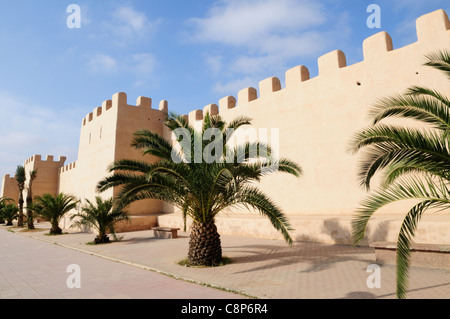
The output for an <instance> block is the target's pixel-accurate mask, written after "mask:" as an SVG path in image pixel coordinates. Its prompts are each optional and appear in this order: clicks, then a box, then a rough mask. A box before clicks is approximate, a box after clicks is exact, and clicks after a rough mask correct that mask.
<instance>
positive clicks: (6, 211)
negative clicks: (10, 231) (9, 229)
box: [0, 204, 19, 226]
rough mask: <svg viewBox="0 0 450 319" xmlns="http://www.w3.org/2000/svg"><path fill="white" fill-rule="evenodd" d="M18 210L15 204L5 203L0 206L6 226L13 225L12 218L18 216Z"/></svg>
mask: <svg viewBox="0 0 450 319" xmlns="http://www.w3.org/2000/svg"><path fill="white" fill-rule="evenodd" d="M18 212H19V208H18V207H17V206H16V205H15V204H7V205H5V206H3V207H2V209H1V211H0V214H1V215H2V217H3V218H4V219H5V220H6V222H7V223H6V226H12V225H13V220H14V219H16V218H17V217H18V216H19V215H18Z"/></svg>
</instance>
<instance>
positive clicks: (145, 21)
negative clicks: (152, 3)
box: [105, 6, 162, 42]
mask: <svg viewBox="0 0 450 319" xmlns="http://www.w3.org/2000/svg"><path fill="white" fill-rule="evenodd" d="M161 22H162V19H161V18H158V19H155V20H150V19H149V18H148V17H147V15H146V14H145V13H144V12H138V11H136V10H135V9H134V8H133V7H131V6H121V7H118V8H116V9H115V10H114V11H113V12H112V13H111V21H108V22H105V26H106V29H107V30H108V31H110V32H111V34H112V35H113V36H115V37H119V38H120V41H125V42H129V41H130V40H133V39H134V38H135V37H143V36H145V37H147V38H148V37H151V36H153V35H154V33H155V32H156V31H157V29H158V27H159V25H160V24H161ZM120 41H119V42H120Z"/></svg>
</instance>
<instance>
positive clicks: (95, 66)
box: [87, 54, 118, 75]
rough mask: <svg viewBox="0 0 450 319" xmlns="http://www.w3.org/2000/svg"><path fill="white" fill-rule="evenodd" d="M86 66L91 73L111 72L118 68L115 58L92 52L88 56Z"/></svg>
mask: <svg viewBox="0 0 450 319" xmlns="http://www.w3.org/2000/svg"><path fill="white" fill-rule="evenodd" d="M87 67H88V70H89V72H90V73H92V74H97V75H98V74H105V75H108V74H112V73H116V72H117V70H118V64H117V61H116V59H115V58H113V57H112V56H110V55H107V54H94V55H89V56H88V62H87Z"/></svg>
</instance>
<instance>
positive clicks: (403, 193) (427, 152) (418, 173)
mask: <svg viewBox="0 0 450 319" xmlns="http://www.w3.org/2000/svg"><path fill="white" fill-rule="evenodd" d="M426 60H427V61H426V63H425V65H426V66H430V67H433V68H436V69H438V70H441V71H443V72H444V73H445V74H446V75H447V77H448V78H449V80H450V53H449V52H438V53H433V54H429V55H427V56H426ZM371 116H372V117H373V125H372V126H371V127H369V128H367V129H365V130H362V131H360V132H358V133H357V134H356V135H355V137H354V139H353V141H352V146H351V150H352V151H353V152H357V151H359V150H361V149H365V153H364V160H363V162H362V164H361V166H360V172H359V176H360V182H361V185H364V186H365V187H366V188H367V189H368V190H369V189H370V184H371V180H372V177H373V176H374V175H375V174H376V173H377V172H379V171H383V172H384V175H383V176H382V177H383V178H382V183H381V187H380V189H379V190H378V191H376V192H375V193H373V194H371V195H369V196H368V197H367V198H366V199H365V200H364V201H363V202H362V205H361V208H360V209H359V211H358V215H357V217H356V218H355V219H354V220H353V225H352V228H353V238H354V243H355V244H357V243H359V242H360V241H361V240H362V239H363V238H364V236H365V231H366V227H367V223H368V221H369V219H370V217H371V216H372V215H373V214H374V213H375V212H376V211H377V210H379V209H380V208H381V207H384V206H386V205H388V204H390V203H393V202H397V201H401V200H407V199H416V200H418V203H417V204H415V205H414V206H413V207H412V208H411V209H410V210H409V211H408V212H407V214H406V216H405V218H404V220H403V223H402V225H401V228H400V231H399V234H398V240H397V253H396V254H397V262H396V263H397V270H396V276H397V282H396V293H397V298H405V297H406V291H407V283H408V270H409V264H410V256H411V250H410V247H411V242H412V241H413V239H414V235H415V231H416V229H417V225H418V223H419V221H420V219H421V217H422V215H423V214H424V212H425V211H427V210H428V209H431V208H433V209H437V210H445V209H448V208H450V188H449V186H450V185H449V183H450V149H449V145H450V139H449V137H450V134H449V133H450V100H449V98H448V97H446V96H445V95H444V94H442V93H439V92H437V91H436V90H433V89H430V88H426V87H418V86H413V87H410V88H409V89H408V90H407V92H406V93H405V94H403V95H397V96H394V97H390V98H385V99H382V100H381V101H379V103H377V104H376V105H375V106H374V107H373V109H372V111H371ZM392 117H399V118H403V119H412V120H416V123H417V121H419V123H420V122H421V123H422V124H423V127H421V128H418V127H417V126H416V127H408V126H406V127H405V126H403V127H400V126H398V125H393V124H384V123H380V122H381V121H382V120H383V119H386V118H392Z"/></svg>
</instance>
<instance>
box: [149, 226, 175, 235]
mask: <svg viewBox="0 0 450 319" xmlns="http://www.w3.org/2000/svg"><path fill="white" fill-rule="evenodd" d="M152 230H153V234H154V235H155V237H156V238H178V231H179V230H180V228H170V227H153V228H152Z"/></svg>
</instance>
